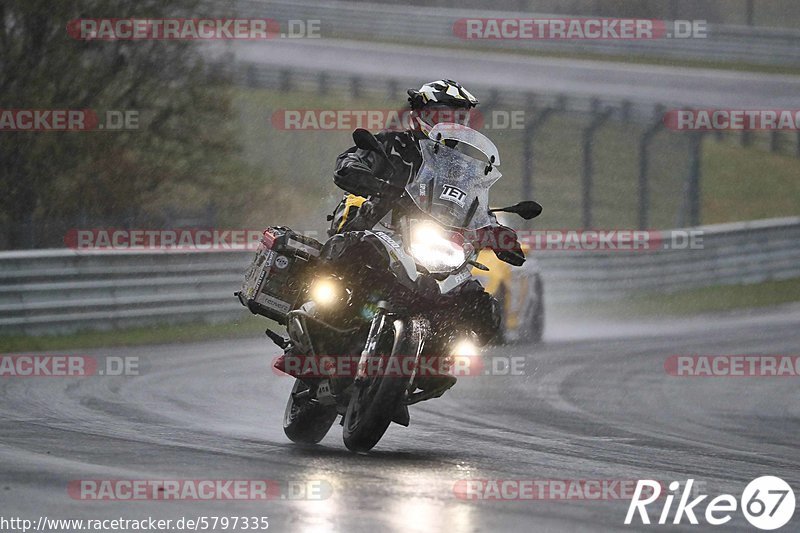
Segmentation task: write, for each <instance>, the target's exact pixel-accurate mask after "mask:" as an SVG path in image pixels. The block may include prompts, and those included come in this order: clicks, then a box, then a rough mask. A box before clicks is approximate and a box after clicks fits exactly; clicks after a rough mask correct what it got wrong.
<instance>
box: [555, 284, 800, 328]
mask: <svg viewBox="0 0 800 533" xmlns="http://www.w3.org/2000/svg"><path fill="white" fill-rule="evenodd" d="M793 302H800V278H794V279H788V280H781V281H766V282H764V283H755V284H752V285H718V286H714V287H705V288H702V289H693V290H687V291H680V292H674V293H670V294H659V293H642V294H636V295H633V296H630V297H628V298H624V299H621V300H617V301H613V302H603V303H599V302H592V303H589V304H583V305H580V306H574V307H572V306H570V307H566V308H559V309H558V314H559V315H560V314H562V313H563V314H580V315H587V316H588V315H594V316H606V317H616V318H658V317H665V318H670V317H677V316H691V315H700V314H703V313H724V312H728V311H736V310H743V309H757V308H763V307H771V306H775V305H781V304H787V303H793Z"/></svg>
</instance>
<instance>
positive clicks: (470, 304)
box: [326, 80, 525, 344]
mask: <svg viewBox="0 0 800 533" xmlns="http://www.w3.org/2000/svg"><path fill="white" fill-rule="evenodd" d="M407 93H408V96H409V98H408V101H409V104H410V106H411V113H410V119H411V127H410V128H409V129H407V130H404V131H390V130H385V131H382V132H380V133H378V134H377V135H376V136H375V137H376V138H377V140H378V141H379V142H380V143H381V145H382V146H383V148H384V150H385V151H386V154H387V155H388V156H389V158H390V161H391V165H388V164H387V162H386V161H385V160H384V159H383V157H381V156H380V155H378V154H377V153H375V152H373V151H369V150H364V149H361V148H358V147H356V146H353V147H351V148H349V149H348V150H346V151H345V152H343V153H342V154H341V155H339V157H338V158H337V160H336V170H335V172H334V174H333V180H334V183H336V185H337V186H338V187H340V188H341V189H344V190H345V191H347V192H348V193H349V194H348V195H345V197H344V199H343V200H342V201H341V202H340V204H339V206H338V207H337V209H336V210H335V211H334V214H333V215H332V216H330V217H329V219H331V220H332V221H333V222H332V224H331V229H330V230H329V234H330V235H336V234H339V233H341V232H343V231H358V230H366V229H371V228H372V226H373V225H374V224H375V223H376V222H377V221H378V220H379V219H380V218H383V217H382V215H385V214H386V212H388V211H390V210H391V208H393V207H394V206H395V201H396V200H397V199H398V198H399V197H400V196H401V195H402V193H403V190H404V187H405V185H406V184H407V183H408V182H409V181H410V180H411V179H412V178H413V177H414V176H415V175H416V173H417V171H418V170H419V168H420V166H421V165H422V152H421V150H420V145H419V142H420V140H422V139H426V138H427V134H428V132H430V130H431V129H432V128H433V126H434V125H435V124H437V123H439V122H465V119H466V120H469V119H470V118H472V117H473V116H474V115H473V113H472V112H471V110H472V109H473V108H475V106H477V105H478V103H479V102H478V100H477V98H475V97H474V96H473V95H472V94H471V93H470V92H469V91H467V90H466V89H465V88H464V87H462V86H461V85H460V84H459V83H458V82H455V81H453V80H438V81H433V82H430V83H426V84H424V85H423V86H422V87H420V88H419V89H418V90H415V89H408V91H407ZM464 125H468V124H464ZM446 142H447V143H449V142H450V141H446ZM491 219H492V220H493V221H494V224H493V227H492V228H491V229H490V231H493V232H494V233H495V235H497V234H499V233H500V232H505V233H506V235H505V239H504V240H503V241H502V242H511V243H512V246H507V247H505V249H502V250H498V249H495V254H496V255H497V257H498V259H500V260H502V261H505V262H507V263H509V264H511V265H514V266H520V265H522V264H523V263H524V262H525V254H524V253H523V251H522V248H521V247H520V245H519V243H518V241H517V238H516V234H515V233H514V231H513V230H512V229H510V228H507V227H505V226H501V225H500V224H497V223H496V219H495V218H494V216H493V215H491ZM331 240H332V241H335V238H332V239H331ZM495 242H498V241H495ZM326 248H328V249H329V250H331V249H336V246H335V242H334V243H331V246H328V245H326ZM341 253H343V252H342V251H341V250H337V252H336V254H341ZM328 255H329V256H330V253H329V254H328ZM329 258H330V257H329ZM458 297H459V299H460V300H461V301H460V302H458V303H457V305H458V307H459V308H460V309H461V310H462V317H463V319H464V320H465V322H466V323H467V324H469V325H470V327H471V329H472V330H473V331H474V332H475V333H476V334H477V336H478V340H479V341H480V343H481V344H486V343H487V342H489V341H490V340H491V339H492V338H494V337H496V336H497V334H498V333H499V331H500V320H501V310H500V308H499V304H498V302H497V300H496V299H495V298H494V297H493V296H492V295H491V294H489V293H487V292H485V291H484V290H483V286H482V285H481V284H480V282H479V281H478V280H471V281H470V282H468V283H466V284H464V285H463V286H462V288H461V292H460V294H459V295H458Z"/></svg>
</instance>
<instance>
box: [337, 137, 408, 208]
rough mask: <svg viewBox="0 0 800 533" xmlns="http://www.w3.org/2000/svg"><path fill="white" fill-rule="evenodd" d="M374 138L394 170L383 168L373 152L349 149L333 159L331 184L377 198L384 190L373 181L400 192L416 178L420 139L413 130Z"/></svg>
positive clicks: (382, 161)
mask: <svg viewBox="0 0 800 533" xmlns="http://www.w3.org/2000/svg"><path fill="white" fill-rule="evenodd" d="M375 137H376V138H377V139H378V141H379V142H380V143H381V144H382V145H383V148H384V150H386V154H387V155H388V156H389V158H390V159H391V161H392V164H393V165H394V169H395V170H394V171H392V169H390V168H387V167H388V165H387V164H386V161H384V159H383V157H381V156H379V155H378V154H376V153H375V152H371V151H367V150H362V149H360V148H357V147H355V146H353V147H352V148H350V149H349V150H347V151H345V152H344V153H342V154H341V155H339V157H338V158H337V159H336V170H335V171H334V173H333V181H334V182H335V183H336V185H338V186H339V187H340V188H342V189H344V190H345V191H347V192H349V193H352V194H356V195H359V196H371V195H377V194H381V193H385V192H387V190H386V186H385V185H383V184H382V183H380V182H379V181H377V180H376V179H375V177H378V178H380V179H383V180H386V181H389V182H391V183H392V184H393V185H395V186H397V187H398V190H402V187H405V185H406V184H407V183H408V182H409V181H410V180H411V178H413V177H414V176H415V175H416V173H417V171H418V170H419V167H420V166H421V165H422V152H421V151H420V147H419V140H420V139H422V138H424V136H423V135H422V134H421V133H419V132H417V131H415V130H407V131H383V132H380V133H378V134H377V135H376V136H375Z"/></svg>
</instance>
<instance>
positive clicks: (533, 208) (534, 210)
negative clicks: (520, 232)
mask: <svg viewBox="0 0 800 533" xmlns="http://www.w3.org/2000/svg"><path fill="white" fill-rule="evenodd" d="M497 211H503V212H506V213H516V214H517V215H519V216H521V217H522V218H524V219H525V220H530V219H532V218H536V217H538V216H539V215H541V214H542V206H541V205H539V204H538V203H537V202H534V201H533V200H526V201H524V202H520V203H518V204H515V205H511V206H508V207H498V208H496V209H489V212H490V213H494V212H497Z"/></svg>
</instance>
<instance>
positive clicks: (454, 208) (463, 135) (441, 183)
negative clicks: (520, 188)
mask: <svg viewBox="0 0 800 533" xmlns="http://www.w3.org/2000/svg"><path fill="white" fill-rule="evenodd" d="M428 137H429V138H428V139H423V140H422V141H420V148H421V150H422V166H421V167H420V169H419V172H417V175H416V176H415V177H414V179H413V180H411V181H410V182H409V183H408V185H406V192H407V193H408V195H409V196H410V197H411V199H412V200H414V203H415V204H416V205H417V207H419V209H420V210H421V211H423V212H424V213H426V214H427V215H428V216H430V217H431V218H433V219H434V220H436V221H437V222H439V223H440V224H443V225H445V226H448V227H452V228H462V229H479V228H482V227H484V226H488V225H489V224H490V223H491V219H490V217H489V187H491V186H492V184H493V183H494V182H495V181H497V180H498V179H499V178H500V176H501V174H500V171H499V170H497V165H499V164H500V155H499V154H498V153H497V147H495V145H494V143H492V141H490V140H489V139H488V138H487V137H486V136H485V135H483V134H482V133H480V132H477V131H475V130H473V129H471V128H469V127H466V126H462V125H460V124H454V123H440V124H437V125H436V126H435V127H434V128H433V129H432V130H431V132H430V133H429V134H428ZM452 141H456V143H455V144H454V143H453V142H452ZM445 142H447V144H448V145H450V146H458V144H459V143H461V144H463V145H466V146H469V147H471V148H472V149H473V150H471V152H472V153H473V155H475V156H476V157H473V155H468V154H466V153H464V152H462V151H460V150H457V149H455V148H451V147H450V146H446V145H445ZM478 157H480V158H478Z"/></svg>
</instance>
